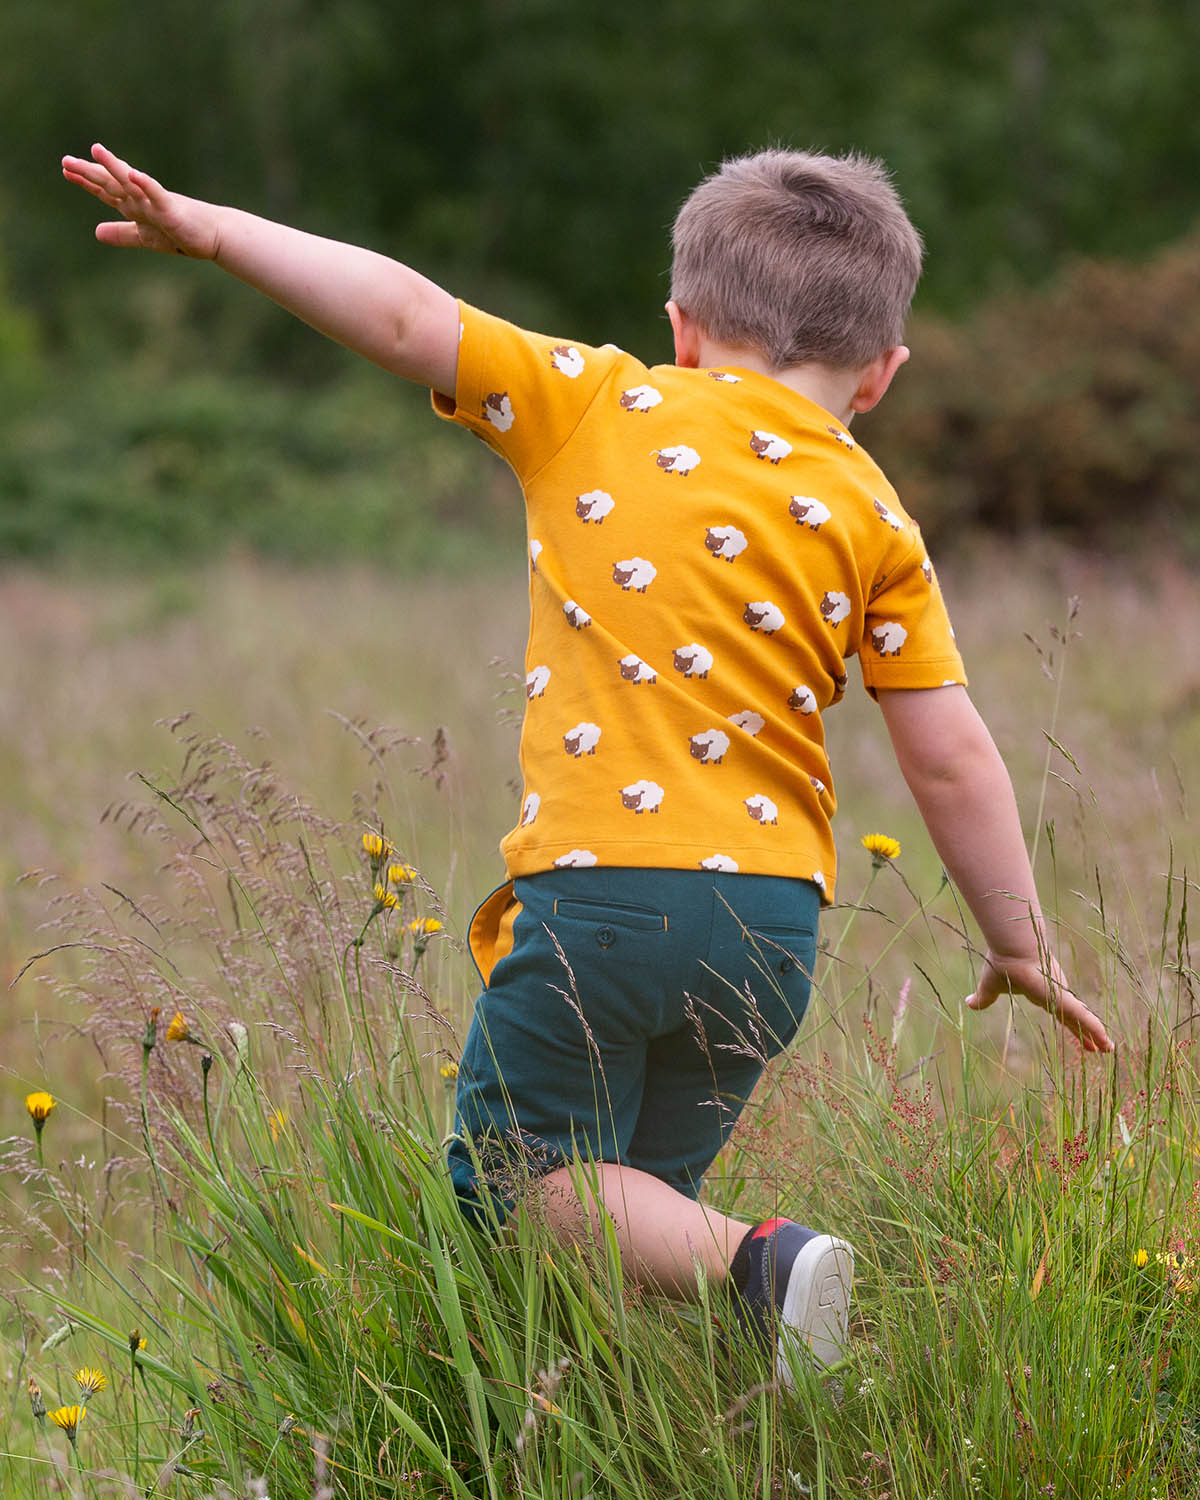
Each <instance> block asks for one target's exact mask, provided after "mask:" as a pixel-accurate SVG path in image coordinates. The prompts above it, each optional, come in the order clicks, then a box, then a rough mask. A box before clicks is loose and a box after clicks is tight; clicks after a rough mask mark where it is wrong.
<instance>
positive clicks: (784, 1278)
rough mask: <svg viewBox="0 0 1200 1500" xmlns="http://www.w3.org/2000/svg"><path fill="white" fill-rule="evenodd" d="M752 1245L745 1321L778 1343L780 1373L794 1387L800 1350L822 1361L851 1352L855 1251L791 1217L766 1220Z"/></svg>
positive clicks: (768, 1345)
mask: <svg viewBox="0 0 1200 1500" xmlns="http://www.w3.org/2000/svg"><path fill="white" fill-rule="evenodd" d="M747 1248H748V1250H749V1252H750V1274H749V1277H748V1278H747V1281H746V1290H745V1292H744V1293H743V1295H742V1297H741V1299H740V1302H741V1308H742V1310H743V1312H744V1316H743V1318H742V1321H743V1325H744V1326H747V1327H748V1329H749V1331H751V1332H752V1333H753V1334H754V1335H755V1336H756V1337H757V1338H758V1339H759V1340H760V1341H761V1342H762V1343H763V1345H764V1347H765V1348H767V1349H772V1348H773V1349H774V1351H775V1373H776V1375H777V1377H778V1378H779V1380H780V1381H782V1383H783V1384H784V1385H785V1386H787V1387H788V1389H789V1390H790V1389H791V1388H792V1386H793V1385H794V1384H795V1378H794V1376H793V1374H792V1363H793V1360H794V1358H795V1351H796V1350H798V1349H803V1350H807V1352H808V1354H809V1355H810V1356H811V1358H812V1359H813V1361H814V1363H816V1364H817V1365H831V1364H834V1363H835V1362H836V1361H837V1360H839V1359H841V1358H842V1356H843V1355H844V1354H845V1352H846V1342H847V1339H846V1324H847V1320H848V1318H849V1314H850V1288H851V1285H852V1283H853V1280H854V1251H853V1250H852V1249H851V1248H850V1246H849V1245H848V1244H847V1243H846V1242H845V1240H839V1239H835V1238H834V1237H833V1235H831V1234H818V1233H817V1232H816V1231H815V1230H812V1229H805V1228H804V1226H803V1225H801V1224H795V1223H793V1222H792V1220H791V1219H768V1220H767V1222H766V1223H765V1224H760V1225H759V1226H758V1227H757V1228H756V1229H755V1230H753V1231H752V1232H751V1235H750V1238H749V1241H748V1245H747Z"/></svg>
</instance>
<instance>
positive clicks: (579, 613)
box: [563, 599, 592, 630]
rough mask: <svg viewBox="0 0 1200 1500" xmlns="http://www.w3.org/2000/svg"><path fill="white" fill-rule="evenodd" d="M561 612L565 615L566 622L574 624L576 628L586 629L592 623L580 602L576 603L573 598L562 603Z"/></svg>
mask: <svg viewBox="0 0 1200 1500" xmlns="http://www.w3.org/2000/svg"><path fill="white" fill-rule="evenodd" d="M563 614H564V615H566V617H567V623H568V624H570V625H574V627H575V629H576V630H586V629H587V627H588V626H589V625H590V624H591V623H592V617H591V615H589V614H588V612H587V610H586V609H584V607H583V605H582V604H576V603H575V601H574V599H568V600H567V602H566V603H565V604H564V605H563Z"/></svg>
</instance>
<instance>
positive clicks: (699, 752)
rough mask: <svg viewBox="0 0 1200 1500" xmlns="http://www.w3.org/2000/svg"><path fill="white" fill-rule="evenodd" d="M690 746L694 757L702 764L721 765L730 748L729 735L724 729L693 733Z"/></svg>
mask: <svg viewBox="0 0 1200 1500" xmlns="http://www.w3.org/2000/svg"><path fill="white" fill-rule="evenodd" d="M690 747H691V752H692V757H693V759H695V760H698V761H699V762H700V764H701V765H702V766H719V765H720V764H721V762H722V761H723V760H724V759H725V752H726V750H728V749H729V736H728V735H727V734H726V733H725V731H724V730H723V729H706V730H705V731H704V732H703V733H702V734H694V735H692V738H691V741H690Z"/></svg>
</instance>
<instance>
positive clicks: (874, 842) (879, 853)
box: [862, 833, 900, 867]
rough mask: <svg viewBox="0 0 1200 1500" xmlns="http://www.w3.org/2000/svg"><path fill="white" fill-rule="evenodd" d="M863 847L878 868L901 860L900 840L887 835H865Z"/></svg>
mask: <svg viewBox="0 0 1200 1500" xmlns="http://www.w3.org/2000/svg"><path fill="white" fill-rule="evenodd" d="M862 846H863V848H864V849H865V850H866V851H867V853H868V854H869V855H870V856H871V858H872V860H873V861H874V862H875V865H876V867H878V866H879V865H886V864H888V863H889V862H890V861H891V860H893V859H899V858H900V841H899V839H894V838H891V837H890V836H889V835H888V834H886V833H867V834H864V835H863V840H862Z"/></svg>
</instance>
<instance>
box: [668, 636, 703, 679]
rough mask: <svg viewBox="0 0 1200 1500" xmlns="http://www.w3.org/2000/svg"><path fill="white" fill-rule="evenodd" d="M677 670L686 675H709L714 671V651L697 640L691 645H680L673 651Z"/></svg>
mask: <svg viewBox="0 0 1200 1500" xmlns="http://www.w3.org/2000/svg"><path fill="white" fill-rule="evenodd" d="M673 659H674V663H675V670H676V671H677V672H682V673H683V675H684V676H685V677H707V676H708V674H709V673H710V672H711V671H712V664H713V659H712V652H711V651H708V650H706V649H705V648H704V647H703V646H698V645H697V644H696V642H695V641H693V642H692V644H691V645H690V646H680V647H679V648H678V650H677V651H675V652H674V653H673Z"/></svg>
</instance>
